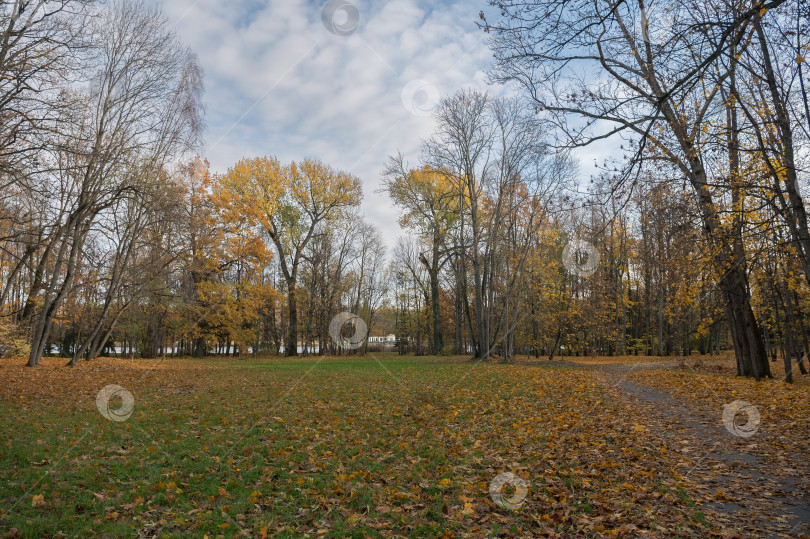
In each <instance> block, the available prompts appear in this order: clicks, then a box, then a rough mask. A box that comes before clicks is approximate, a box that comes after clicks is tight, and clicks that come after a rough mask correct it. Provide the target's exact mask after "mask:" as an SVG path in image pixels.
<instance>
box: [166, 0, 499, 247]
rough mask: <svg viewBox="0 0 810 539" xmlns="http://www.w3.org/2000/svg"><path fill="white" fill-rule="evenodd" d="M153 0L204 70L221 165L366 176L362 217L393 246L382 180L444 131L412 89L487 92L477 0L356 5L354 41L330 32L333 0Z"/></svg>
mask: <svg viewBox="0 0 810 539" xmlns="http://www.w3.org/2000/svg"><path fill="white" fill-rule="evenodd" d="M155 1H159V2H162V5H163V9H164V10H165V12H166V13H167V15H168V17H169V19H170V20H171V21H173V22H175V23H176V27H177V30H178V32H179V34H180V35H181V37H182V38H183V39H184V40H185V41H186V42H187V43H188V44H189V45H190V46H191V48H192V49H193V50H194V51H195V52H196V53H197V54H198V56H199V58H200V62H201V64H202V66H203V68H204V69H205V72H206V85H207V91H206V98H205V100H206V105H207V120H208V125H209V129H208V133H207V136H206V140H207V147H206V148H205V150H204V154H205V156H206V157H207V158H208V159H209V160H210V162H211V164H212V167H213V169H214V170H215V171H217V172H224V171H225V170H227V168H228V167H229V166H230V165H232V164H233V163H234V162H236V161H237V160H238V159H239V158H241V157H244V156H257V155H276V156H278V157H279V159H281V160H282V161H290V160H295V159H301V158H303V157H319V158H321V159H323V160H324V161H326V162H328V163H329V164H331V165H332V166H335V167H337V168H340V169H343V170H347V171H350V172H352V173H353V174H355V175H357V176H358V177H359V178H360V179H361V180H362V182H363V187H364V193H365V197H364V202H363V206H362V209H363V212H364V213H365V215H366V217H367V218H368V220H369V221H371V222H372V223H374V224H375V225H376V226H378V227H379V228H380V229H381V230H382V232H383V234H384V236H385V238H386V240H387V241H388V242H389V244H390V245H393V243H394V242H395V240H396V238H397V237H398V236H399V235H400V234H401V231H400V229H399V227H398V225H397V223H396V216H397V214H398V213H397V210H396V208H394V207H393V206H392V205H391V203H390V201H389V200H388V197H387V196H385V195H384V194H382V193H378V192H376V191H377V190H378V189H379V187H380V173H381V171H382V169H383V167H384V165H385V160H386V157H387V156H388V155H391V154H393V153H395V152H397V151H401V152H402V153H404V154H405V155H406V156H407V157H409V159H410V161H411V162H412V163H415V162H416V161H417V159H418V147H419V142H420V140H421V139H422V138H425V137H428V136H429V135H430V134H431V132H432V131H433V126H434V123H433V120H432V119H431V118H430V117H427V118H426V117H419V116H416V115H413V114H411V113H410V112H409V111H408V110H407V109H406V107H405V106H404V105H403V103H402V101H401V94H402V90H403V88H404V87H405V86H406V85H407V84H408V83H409V82H410V81H412V80H414V79H422V80H424V81H427V82H429V83H431V84H433V85H435V87H436V88H437V89H438V91H439V93H440V95H449V94H451V93H453V92H455V91H456V90H458V89H460V88H464V87H469V86H473V87H477V88H486V83H485V72H486V70H487V69H488V68H489V64H490V61H491V52H490V51H489V49H488V48H487V46H486V44H485V39H486V34H484V33H483V32H482V31H481V30H479V29H478V28H477V27H476V26H475V21H476V19H477V16H478V10H479V9H480V6H477V5H476V3H475V2H469V1H468V0H467V1H465V0H449V1H447V2H444V3H441V4H437V3H435V2H429V1H417V0H391V1H388V2H384V3H381V2H371V1H363V0H352V2H353V3H354V5H355V6H356V7H357V9H358V12H359V13H360V24H359V26H358V28H357V30H356V31H355V32H354V33H352V34H351V35H348V36H340V35H335V34H332V33H330V32H329V31H327V29H326V28H325V27H324V25H323V24H322V22H321V8H322V6H323V3H324V2H311V1H306V0H278V1H275V0H269V1H267V0H265V1H256V0H240V1H235V2H234V1H231V2H222V1H221V0H197V1H195V0H170V1H169V0H155ZM481 3H482V4H483V3H484V2H481ZM421 97H424V96H421Z"/></svg>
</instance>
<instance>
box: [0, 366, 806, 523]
mask: <svg viewBox="0 0 810 539" xmlns="http://www.w3.org/2000/svg"><path fill="white" fill-rule="evenodd" d="M378 359H379V358H378ZM381 361H383V362H384V363H385V365H386V369H387V370H386V369H382V368H380V367H379V365H378V364H377V363H376V361H375V360H374V359H371V358H369V359H357V358H352V359H351V360H347V361H344V360H340V359H336V360H331V359H327V360H323V361H321V362H320V363H318V364H317V366H316V367H315V368H313V366H314V365H315V363H316V362H315V361H312V360H297V361H280V360H273V361H255V360H245V361H229V362H228V361H223V360H205V361H190V360H182V361H174V360H169V361H167V362H166V363H165V364H160V365H159V367H160V368H159V369H158V370H156V371H147V372H144V369H142V368H140V367H138V368H134V367H131V364H130V362H128V361H120V360H106V359H105V360H99V361H97V362H91V365H82V367H80V368H79V369H75V370H67V369H63V370H57V369H61V367H57V366H56V365H54V366H53V368H51V367H50V366H48V365H45V366H41V367H40V368H39V369H36V370H32V369H29V370H25V369H23V368H20V369H19V376H17V374H18V373H17V371H16V370H15V369H14V368H11V369H9V371H12V372H14V376H12V382H11V383H10V384H9V385H8V387H7V388H6V389H0V394H2V395H3V396H4V397H5V396H6V395H11V396H14V395H19V394H23V395H26V399H23V401H24V403H25V404H24V405H23V406H25V407H26V410H27V412H26V413H27V414H28V417H29V418H30V421H27V422H24V423H22V424H21V425H20V426H19V428H18V429H17V432H16V434H15V439H14V440H13V441H12V443H11V444H10V445H8V446H6V447H5V448H2V449H0V464H2V466H0V470H6V471H0V480H3V481H7V482H8V484H9V485H10V487H9V488H10V491H9V492H11V493H16V494H13V495H14V496H19V495H20V494H21V493H23V492H25V491H26V490H27V489H28V488H29V486H30V485H31V484H33V483H34V482H35V481H36V480H37V479H39V478H40V477H41V476H42V474H43V473H44V471H45V469H42V468H41V467H40V468H37V467H36V466H29V464H35V463H38V462H43V461H46V459H47V463H48V466H52V467H53V469H50V470H49V473H48V474H47V476H46V477H47V480H46V481H43V483H42V485H41V487H42V490H41V492H42V494H40V495H41V496H43V498H42V500H43V503H44V499H45V497H48V499H49V500H56V501H53V502H51V503H53V504H56V506H59V507H62V508H63V510H65V511H67V512H68V513H69V514H70V513H73V514H75V515H76V516H78V515H82V516H81V518H78V519H76V520H75V521H71V522H74V526H75V528H72V529H70V530H69V531H70V532H71V533H72V534H74V535H82V531H83V530H87V529H88V527H92V529H94V530H95V531H97V532H99V533H104V532H105V531H106V532H107V533H110V534H113V535H115V534H118V533H124V534H126V533H128V532H127V531H126V530H132V529H133V528H134V529H137V530H139V533H140V534H142V535H149V534H152V535H155V534H166V535H172V534H175V535H184V534H191V535H197V536H202V535H203V534H208V535H209V536H217V535H221V534H225V535H239V534H242V535H245V534H246V535H249V536H250V535H252V536H258V537H269V536H273V535H278V534H281V535H294V536H301V535H310V536H316V535H325V536H330V537H332V536H334V537H343V536H350V535H383V536H390V535H398V536H411V535H430V536H441V535H442V534H446V533H447V534H452V535H454V536H473V537H478V536H480V537H483V536H488V535H498V534H501V535H511V536H527V535H533V536H549V537H558V536H575V535H580V536H595V535H603V536H609V535H616V536H623V535H624V536H653V535H658V536H659V537H662V536H668V535H671V534H675V533H677V534H681V535H704V534H707V533H709V531H710V530H712V529H713V528H712V524H711V521H712V519H713V518H714V517H713V513H712V512H711V511H710V510H704V511H702V512H701V513H698V508H699V502H700V500H699V499H698V498H697V496H696V494H695V488H696V485H695V484H694V482H693V479H692V478H690V477H688V476H687V474H685V472H686V469H684V467H683V465H684V463H685V460H684V458H685V457H684V454H683V453H682V452H680V450H673V448H672V447H665V445H666V444H664V443H662V441H661V439H660V438H659V437H658V436H659V432H658V428H657V425H656V423H655V422H654V421H652V420H650V419H649V418H648V417H646V416H644V417H641V416H639V413H640V411H639V408H638V405H637V403H635V402H634V401H633V400H632V399H629V398H626V397H624V396H622V395H621V394H620V393H619V394H617V393H615V392H614V390H613V389H612V388H611V387H610V385H609V384H607V383H606V382H605V381H604V380H603V379H602V378H601V377H600V376H599V373H598V372H597V371H594V370H588V369H557V368H554V369H546V368H540V367H537V366H530V367H527V366H514V365H471V364H466V363H460V362H447V363H441V362H438V361H435V360H429V361H421V360H418V359H413V358H404V359H403V358H389V357H383V358H382V359H381ZM135 364H136V365H137V362H135ZM52 370H53V371H56V372H51V371H52ZM388 371H390V373H389V372H388ZM37 373H44V375H43V379H45V380H47V381H48V383H49V384H52V388H53V389H52V391H53V394H54V395H55V396H56V397H57V398H53V399H52V398H51V397H50V396H48V397H46V398H43V399H39V400H38V399H37V397H36V395H37V391H36V389H35V388H33V387H32V384H34V383H35V379H36V377H37V376H38V374H37ZM77 374H78V378H79V379H81V380H82V382H81V383H83V384H88V386H89V389H88V388H84V387H77V385H76V384H77V382H75V381H74V380H72V379H71V377H76V376H77ZM155 374H158V375H157V376H153V375H155ZM392 376H393V377H395V378H396V381H395V380H394V379H392ZM155 378H157V379H155ZM108 383H117V384H120V385H121V386H122V387H126V388H127V389H128V390H129V391H131V392H132V394H133V395H134V396H135V398H136V399H137V400H138V405H137V412H136V413H135V414H133V416H132V417H131V418H130V419H128V420H127V421H126V422H122V423H120V424H114V423H112V422H105V421H104V420H103V418H101V417H100V416H99V414H98V412H97V411H96V410H95V407H94V403H93V399H94V397H95V394H94V391H93V390H94V389H95V390H96V391H97V389H98V388H100V387H103V386H104V385H106V384H108ZM290 388H294V390H293V391H290ZM237 394H238V395H239V398H236V397H235V395H237ZM198 396H199V398H197V397H198ZM11 400H12V399H9V398H4V401H3V402H4V404H3V406H4V407H5V408H0V410H2V411H3V412H4V415H3V416H0V419H2V418H8V419H3V425H2V426H3V427H8V425H9V424H10V418H11V417H16V416H19V413H20V410H19V407H20V406H21V404H20V402H19V399H17V398H16V397H14V398H13V404H12V402H11ZM65 409H66V410H68V411H69V412H68V413H65V412H64V410H65ZM768 413H774V412H771V411H769V412H768ZM630 418H633V419H632V420H630ZM764 418H765V414H764V413H763V419H764ZM793 420H794V421H796V419H795V418H794V419H793ZM38 441H41V442H43V443H42V444H40V443H37V442H38ZM693 445H694V444H693ZM26 451H27V452H26ZM698 456H699V455H698ZM60 458H62V459H63V460H58V459H60ZM694 460H697V459H696V458H695V459H692V461H694ZM690 465H694V464H690ZM46 469H47V468H46ZM505 472H509V473H513V474H515V475H516V476H517V477H520V478H522V479H524V480H526V481H527V483H528V484H530V485H531V487H530V488H529V489H528V490H527V493H526V497H525V501H524V502H523V503H522V505H520V507H516V508H514V509H512V510H510V509H504V508H502V507H500V506H498V505H497V504H496V503H495V502H494V501H493V499H492V498H491V496H490V491H489V489H490V482H491V481H492V480H493V478H494V477H496V476H497V475H498V474H501V473H505ZM506 488H508V487H504V489H506ZM721 490H722V493H723V496H720V494H717V495H716V496H715V497H714V498H712V500H713V501H723V502H724V503H725V502H726V498H725V496H728V497H730V498H734V496H732V495H731V494H730V493H729V492H728V491H727V489H725V488H723V489H721ZM56 491H60V492H61V493H62V498H61V499H60V498H58V497H55V495H54V494H52V493H55V492H56ZM716 491H717V489H714V490H713V491H712V492H713V493H715V494H716ZM513 494H514V491H512V490H510V491H506V490H504V491H503V496H504V498H506V499H509V498H510V497H511V496H513ZM67 499H69V500H71V505H66V504H64V502H63V501H61V500H67ZM707 499H708V498H707ZM49 505H50V504H49ZM74 505H75V507H74ZM12 508H13V509H12ZM34 509H38V508H37V507H34V506H33V505H32V507H31V508H30V509H28V510H29V511H31V510H34ZM17 513H20V514H19V515H18V514H17ZM696 514H698V516H697V517H696V516H695V515H696ZM703 515H706V516H703ZM29 516H30V513H29ZM25 518H28V517H26V514H25V512H24V511H20V506H19V505H17V504H16V502H15V501H14V500H10V499H9V498H8V497H7V498H5V499H3V498H0V519H6V520H9V519H14V520H10V523H11V524H13V525H15V526H16V527H17V528H20V527H21V526H22V524H24V523H25V522H26V521H25V520H24V519H25ZM707 518H708V520H709V523H707V522H706V520H705V519H707ZM701 519H703V520H701ZM56 525H57V524H55V522H49V521H47V520H46V521H43V522H41V524H40V526H41V527H40V528H38V530H36V531H35V533H38V534H42V535H47V534H54V533H55V532H56V531H58V530H57V529H56V528H55V526H56ZM51 526H54V527H51Z"/></svg>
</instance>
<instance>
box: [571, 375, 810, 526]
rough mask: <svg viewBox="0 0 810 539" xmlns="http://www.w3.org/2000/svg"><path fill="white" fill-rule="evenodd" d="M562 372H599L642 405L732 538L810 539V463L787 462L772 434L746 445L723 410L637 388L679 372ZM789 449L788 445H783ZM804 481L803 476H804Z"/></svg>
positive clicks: (643, 415) (642, 415)
mask: <svg viewBox="0 0 810 539" xmlns="http://www.w3.org/2000/svg"><path fill="white" fill-rule="evenodd" d="M556 366H558V367H569V368H576V369H587V370H593V371H597V377H598V378H599V380H600V382H601V383H603V384H604V385H605V386H606V387H609V388H610V389H611V390H612V391H617V392H621V393H623V394H624V395H626V396H629V397H630V398H631V399H633V400H635V401H636V402H637V403H638V408H637V410H638V417H637V418H635V419H634V420H636V421H641V422H643V423H645V424H647V425H649V427H650V430H652V431H653V432H654V433H655V434H656V435H657V436H658V437H659V438H660V439H661V440H662V441H663V442H664V443H665V447H666V450H667V451H670V452H673V453H674V454H676V455H677V456H678V458H679V459H680V460H681V462H682V465H681V467H682V470H681V471H680V473H681V474H682V475H683V476H684V478H686V479H687V480H689V481H691V482H693V483H694V484H695V485H697V490H698V497H699V499H698V501H699V502H700V503H701V506H702V508H703V509H706V510H708V511H711V512H714V513H716V518H717V519H718V520H720V521H721V523H722V524H723V525H724V527H725V528H726V529H727V533H726V534H724V535H725V536H727V537H791V538H794V537H810V495H808V488H810V485H808V484H806V483H804V482H803V480H802V479H800V478H801V477H807V472H808V467H810V464H808V461H807V458H806V455H793V457H794V458H793V459H791V461H790V462H789V463H787V465H786V463H785V462H784V454H785V451H784V449H785V448H784V447H781V448H779V449H780V450H778V451H776V452H777V453H780V458H774V453H775V452H773V451H772V449H773V447H774V444H779V443H780V441H779V440H777V439H774V437H773V436H770V435H769V434H767V433H762V432H760V433H757V434H754V436H752V437H750V438H748V439H745V438H741V437H739V436H735V435H734V434H732V433H730V432H729V431H727V430H726V429H725V428H724V426H723V423H722V419H721V414H720V413H718V411H717V410H702V409H700V408H699V407H698V406H697V405H696V404H695V402H691V401H685V400H681V399H677V398H675V397H674V396H673V395H672V394H670V393H669V392H668V391H666V390H663V389H660V388H654V387H650V386H646V385H642V384H639V383H636V382H634V381H631V380H630V379H629V378H630V374H631V373H632V372H634V371H638V370H647V369H662V368H663V369H666V368H675V365H674V364H673V365H662V364H661V363H655V364H638V365H584V364H580V363H575V362H569V361H560V362H557V365H556ZM783 445H784V444H783ZM799 470H800V471H801V472H802V473H798V471H799Z"/></svg>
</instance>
